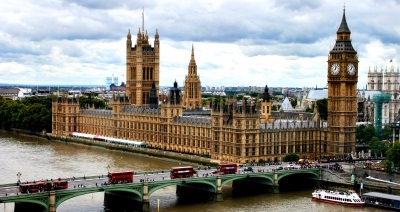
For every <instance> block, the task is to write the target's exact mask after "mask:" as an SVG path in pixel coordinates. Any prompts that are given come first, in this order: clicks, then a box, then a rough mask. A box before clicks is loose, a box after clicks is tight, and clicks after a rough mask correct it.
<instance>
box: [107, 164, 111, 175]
mask: <svg viewBox="0 0 400 212" xmlns="http://www.w3.org/2000/svg"><path fill="white" fill-rule="evenodd" d="M110 168H111V167H110V164H108V165H107V171H108V172H107V174H109V173H110Z"/></svg>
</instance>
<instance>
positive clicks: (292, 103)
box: [290, 99, 297, 108]
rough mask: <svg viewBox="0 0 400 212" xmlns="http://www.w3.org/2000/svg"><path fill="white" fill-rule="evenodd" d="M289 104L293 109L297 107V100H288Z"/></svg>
mask: <svg viewBox="0 0 400 212" xmlns="http://www.w3.org/2000/svg"><path fill="white" fill-rule="evenodd" d="M290 104H291V105H292V107H293V108H295V107H296V106H297V100H296V99H292V100H290Z"/></svg>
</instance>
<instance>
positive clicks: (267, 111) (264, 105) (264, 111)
mask: <svg viewBox="0 0 400 212" xmlns="http://www.w3.org/2000/svg"><path fill="white" fill-rule="evenodd" d="M272 121H273V119H272V117H271V102H270V99H269V89H268V85H265V89H264V93H263V99H262V102H261V116H260V122H261V123H270V122H272Z"/></svg>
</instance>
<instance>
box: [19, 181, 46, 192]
mask: <svg viewBox="0 0 400 212" xmlns="http://www.w3.org/2000/svg"><path fill="white" fill-rule="evenodd" d="M45 190H46V182H43V181H39V182H31V183H28V182H27V183H20V184H19V192H21V193H37V192H39V191H45Z"/></svg>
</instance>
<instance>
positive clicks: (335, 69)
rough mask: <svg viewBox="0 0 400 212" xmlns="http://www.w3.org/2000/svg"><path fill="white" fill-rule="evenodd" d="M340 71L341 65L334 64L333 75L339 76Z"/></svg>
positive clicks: (332, 67)
mask: <svg viewBox="0 0 400 212" xmlns="http://www.w3.org/2000/svg"><path fill="white" fill-rule="evenodd" d="M339 71H340V66H339V64H337V63H334V64H332V66H331V74H333V75H337V74H339Z"/></svg>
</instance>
